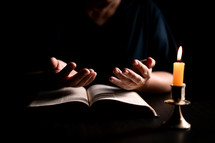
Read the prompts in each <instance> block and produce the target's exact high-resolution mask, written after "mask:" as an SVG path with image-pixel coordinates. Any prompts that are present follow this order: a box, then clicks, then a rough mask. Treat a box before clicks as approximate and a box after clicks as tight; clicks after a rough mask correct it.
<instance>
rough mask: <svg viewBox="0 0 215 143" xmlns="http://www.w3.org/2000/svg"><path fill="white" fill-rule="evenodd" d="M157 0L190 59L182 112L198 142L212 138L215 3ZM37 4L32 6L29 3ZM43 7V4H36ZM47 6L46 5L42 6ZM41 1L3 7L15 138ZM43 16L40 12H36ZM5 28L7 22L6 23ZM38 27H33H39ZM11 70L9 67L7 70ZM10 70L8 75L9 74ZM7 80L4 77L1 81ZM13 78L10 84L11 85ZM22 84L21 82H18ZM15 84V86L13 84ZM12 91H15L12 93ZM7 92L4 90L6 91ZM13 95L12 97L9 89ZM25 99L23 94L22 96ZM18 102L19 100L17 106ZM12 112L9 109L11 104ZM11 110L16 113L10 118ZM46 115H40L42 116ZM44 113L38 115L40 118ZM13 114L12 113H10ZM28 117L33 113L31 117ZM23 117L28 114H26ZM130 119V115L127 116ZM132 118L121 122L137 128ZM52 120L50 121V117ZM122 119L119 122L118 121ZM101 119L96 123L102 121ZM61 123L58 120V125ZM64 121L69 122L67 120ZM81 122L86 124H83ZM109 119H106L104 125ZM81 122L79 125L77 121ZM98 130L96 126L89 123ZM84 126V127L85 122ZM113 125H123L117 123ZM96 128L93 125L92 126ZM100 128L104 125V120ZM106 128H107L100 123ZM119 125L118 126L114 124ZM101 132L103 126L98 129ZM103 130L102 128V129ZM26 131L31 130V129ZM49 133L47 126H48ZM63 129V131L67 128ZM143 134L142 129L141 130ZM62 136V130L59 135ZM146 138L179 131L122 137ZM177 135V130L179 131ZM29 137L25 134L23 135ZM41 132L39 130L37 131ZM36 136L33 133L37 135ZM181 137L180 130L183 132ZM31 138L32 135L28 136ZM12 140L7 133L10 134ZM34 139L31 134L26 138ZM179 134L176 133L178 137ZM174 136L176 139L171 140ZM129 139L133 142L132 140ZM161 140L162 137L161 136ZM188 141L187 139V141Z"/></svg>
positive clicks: (11, 128) (11, 126)
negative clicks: (23, 70)
mask: <svg viewBox="0 0 215 143" xmlns="http://www.w3.org/2000/svg"><path fill="white" fill-rule="evenodd" d="M154 2H155V3H156V4H157V5H158V7H159V8H160V9H161V11H162V13H163V15H164V17H165V18H166V20H167V22H168V23H169V26H170V28H171V30H172V32H173V35H174V37H175V40H176V44H177V45H178V46H180V45H182V46H183V50H184V52H183V61H184V62H185V64H186V66H185V79H184V80H185V83H186V85H187V87H186V98H187V99H188V100H190V101H191V106H187V107H184V108H183V113H184V116H185V118H186V119H187V120H188V121H189V122H190V123H192V130H191V134H190V133H189V132H188V133H189V134H190V136H191V137H192V138H194V139H195V141H199V140H201V142H202V141H205V140H206V141H207V140H209V139H214V127H215V126H214V119H213V117H214V110H213V107H214V106H213V100H211V99H213V96H214V95H213V88H214V87H213V81H214V77H213V71H214V69H213V68H214V67H213V66H214V62H213V61H214V54H213V53H214V52H213V49H215V48H214V46H213V45H214V44H213V43H214V35H213V34H214V29H213V24H214V22H213V21H214V20H213V17H214V16H213V7H212V6H213V3H212V1H211V2H210V3H209V2H208V1H207V2H206V1H198V2H196V1H195V2H194V1H188V0H154ZM32 5H33V6H35V7H33V9H32V7H30V6H32ZM37 6H39V7H37ZM41 7H42V6H41ZM41 7H40V4H38V3H34V2H27V3H20V2H16V3H13V5H11V4H9V7H8V8H7V10H5V11H4V12H3V15H4V16H5V17H6V19H5V20H4V21H5V22H6V24H7V25H6V26H5V27H6V28H5V31H6V33H4V34H5V35H4V38H6V39H7V40H5V41H4V38H3V41H4V42H6V45H4V46H3V47H2V49H5V51H6V52H7V53H6V54H5V51H3V52H2V53H1V54H2V57H3V60H2V63H3V64H4V63H5V61H6V68H5V67H4V66H3V65H1V66H2V69H3V70H2V71H6V75H5V74H1V77H3V79H5V78H6V81H7V82H6V85H7V86H6V87H7V88H8V87H9V90H6V89H7V88H6V89H4V88H3V90H4V91H6V96H7V97H9V98H11V100H7V101H6V100H5V102H4V103H6V104H7V105H6V106H4V107H5V108H4V109H3V110H5V111H6V112H7V115H6V116H3V117H6V118H7V117H10V118H9V120H8V121H9V123H8V121H7V122H2V123H4V125H6V128H7V130H4V131H5V132H6V133H8V134H9V135H10V136H9V137H10V138H14V136H13V133H15V134H18V133H19V132H20V131H23V127H20V128H17V127H16V126H17V125H20V126H23V122H21V121H20V122H18V121H19V118H22V116H21V115H22V114H21V113H22V112H17V111H16V110H17V106H15V105H17V104H19V105H20V102H22V100H21V99H22V98H21V97H22V94H21V93H20V92H19V90H18V89H16V87H17V86H18V85H19V83H20V82H21V81H19V80H17V79H16V77H17V76H19V75H18V73H19V72H18V71H19V67H20V65H22V62H20V61H21V60H20V59H21V58H22V57H20V55H22V54H23V53H24V54H25V53H26V51H30V49H31V47H30V46H29V45H31V44H29V43H31V41H29V39H30V38H29V36H31V35H28V34H34V33H31V32H29V29H34V30H35V29H36V27H32V25H34V26H36V24H37V23H33V22H35V21H34V20H32V17H31V16H32V14H33V16H35V15H36V12H35V11H37V10H40V8H41ZM37 18H38V19H40V18H39V17H37ZM3 28H4V27H3ZM34 30H33V31H34ZM4 69H6V70H4ZM7 75H9V76H7ZM2 83H4V82H2ZM7 83H8V84H7ZM18 87H20V86H18ZM14 88H15V89H14ZM11 92H12V93H13V94H11ZM3 93H4V94H3V96H4V95H5V92H3ZM9 93H10V94H11V95H12V96H10V94H9ZM20 98H21V99H20ZM13 101H14V102H16V103H15V105H13ZM11 106H12V107H13V108H12V111H11V112H10V111H8V110H7V109H9V108H10V107H11ZM164 112H166V111H164ZM11 115H12V118H11ZM40 117H41V116H40ZM40 117H39V118H40ZM43 118H44V117H41V118H40V120H43ZM7 119H8V118H7ZM27 119H28V118H27ZM21 120H23V119H21ZM127 122H128V123H130V120H128V121H127ZM127 122H125V124H124V122H123V123H122V125H126V126H128V127H133V125H136V126H137V125H138V123H137V124H135V123H136V122H134V123H133V122H131V123H130V124H129V125H128V124H127ZM47 123H49V120H47ZM117 123H118V122H117ZM97 124H98V123H96V125H97ZM56 125H58V124H56ZM63 125H64V124H63ZM81 125H82V124H81ZM108 125H109V124H107V125H106V124H105V127H106V126H108ZM77 126H78V125H77ZM89 126H90V127H92V131H93V130H94V126H92V125H91V124H89ZM64 127H65V128H66V130H67V131H69V127H68V126H64ZM83 127H85V126H83ZM111 127H118V126H117V125H115V126H114V125H113V126H111ZM90 129H91V128H90ZM95 129H100V128H99V125H98V126H97V128H95ZM101 129H103V128H101ZM113 129H114V130H115V129H116V130H117V129H119V127H118V128H113ZM98 131H100V130H98ZM102 131H103V130H102ZM27 132H29V131H28V130H27ZM43 132H45V131H43ZM63 133H64V132H63ZM137 133H139V132H137ZM57 135H58V134H57ZM142 135H145V136H143V137H145V138H146V140H147V139H151V138H156V137H157V140H160V139H163V138H165V137H166V135H167V136H168V137H172V138H174V137H175V134H174V132H168V133H167V134H166V132H162V133H161V134H159V133H157V132H155V133H154V134H152V135H151V134H150V133H148V131H147V133H146V134H143V133H142V132H140V133H139V134H137V135H136V136H135V133H134V134H132V135H130V136H128V137H127V136H126V135H125V137H124V136H123V140H126V139H129V138H135V140H138V139H141V136H142ZM176 135H177V134H176ZM24 136H25V134H24ZM35 136H36V137H37V133H36V134H35ZM35 136H34V138H35ZM178 136H179V137H181V136H180V134H178ZM25 137H26V138H27V137H28V136H25ZM7 139H8V136H7ZM27 139H29V138H27ZM176 139H177V138H176ZM182 139H183V137H182ZM170 141H171V140H170ZM177 141H178V142H180V140H177ZM128 142H129V141H128ZM158 142H160V141H158ZM182 142H183V141H182Z"/></svg>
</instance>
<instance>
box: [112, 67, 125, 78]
mask: <svg viewBox="0 0 215 143" xmlns="http://www.w3.org/2000/svg"><path fill="white" fill-rule="evenodd" d="M113 73H114V75H115V76H116V77H118V78H119V79H120V80H124V81H125V80H127V79H128V78H127V77H126V76H125V75H124V74H123V73H122V71H121V70H120V69H119V68H117V67H116V68H114V70H113Z"/></svg>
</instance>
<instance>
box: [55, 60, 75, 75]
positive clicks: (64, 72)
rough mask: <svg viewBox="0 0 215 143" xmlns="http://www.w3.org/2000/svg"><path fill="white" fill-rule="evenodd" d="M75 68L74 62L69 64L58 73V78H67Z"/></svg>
mask: <svg viewBox="0 0 215 143" xmlns="http://www.w3.org/2000/svg"><path fill="white" fill-rule="evenodd" d="M75 68H76V64H75V63H74V62H69V63H68V64H67V65H66V66H65V67H64V68H63V69H62V70H61V71H60V72H59V73H58V77H59V78H67V77H68V75H69V74H70V72H71V71H72V70H74V69H75Z"/></svg>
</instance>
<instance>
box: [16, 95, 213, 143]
mask: <svg viewBox="0 0 215 143" xmlns="http://www.w3.org/2000/svg"><path fill="white" fill-rule="evenodd" d="M169 98H170V94H165V95H154V96H150V97H147V98H145V99H146V101H147V102H148V103H149V104H150V105H151V106H152V107H153V108H154V109H155V110H156V111H157V113H158V114H159V115H160V116H159V117H158V118H155V117H129V116H128V117H120V116H110V117H106V116H105V117H101V116H99V115H87V116H79V117H77V115H75V113H72V112H71V113H70V114H69V113H68V112H66V113H65V112H62V113H57V114H42V113H38V112H37V113H35V112H32V111H28V110H26V111H25V112H24V118H23V119H22V121H21V122H20V125H21V128H22V132H20V133H21V135H22V136H21V137H22V139H23V140H25V141H30V140H32V139H34V140H38V141H41V140H47V141H51V140H54V141H57V140H59V141H62V140H67V141H74V140H75V141H76V142H103V143H104V142H108V143H110V142H111V143H121V142H123V143H125V142H126V143H139V142H146V143H148V142H149V143H150V142H153V143H156V142H159V143H162V142H164V143H168V142H170V143H173V142H174V143H190V142H211V139H213V138H214V135H215V134H214V133H215V131H214V128H215V122H214V117H215V111H214V107H213V100H209V99H204V100H203V101H202V100H200V99H190V101H191V104H190V105H187V106H181V109H182V113H183V116H184V118H185V119H186V121H188V122H189V123H190V124H191V129H189V130H181V129H170V128H163V122H165V121H167V120H168V119H169V118H170V117H171V115H172V113H173V110H174V106H173V105H170V104H166V103H164V100H166V99H169ZM188 100H189V99H188Z"/></svg>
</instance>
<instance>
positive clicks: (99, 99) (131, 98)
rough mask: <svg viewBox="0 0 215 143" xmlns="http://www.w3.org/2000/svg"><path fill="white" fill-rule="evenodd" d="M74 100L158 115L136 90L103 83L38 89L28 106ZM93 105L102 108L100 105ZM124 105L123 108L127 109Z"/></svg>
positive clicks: (92, 104) (51, 104)
mask: <svg viewBox="0 0 215 143" xmlns="http://www.w3.org/2000/svg"><path fill="white" fill-rule="evenodd" d="M74 102H78V103H83V104H85V105H87V106H88V107H90V108H92V107H94V106H95V105H96V104H98V105H105V106H106V108H109V107H113V105H117V106H114V108H115V109H119V106H120V105H126V107H128V108H130V109H132V110H133V109H137V108H138V109H139V111H147V112H151V114H153V115H154V116H158V115H157V113H156V111H155V110H154V109H153V108H152V107H151V106H150V105H149V104H148V103H147V102H146V101H145V100H144V99H143V98H142V97H141V96H140V95H139V94H138V93H137V92H134V91H126V90H123V89H121V88H118V87H115V86H109V85H103V84H95V85H92V86H90V87H89V88H87V89H86V88H84V87H64V88H60V89H56V90H46V91H40V92H39V93H38V95H37V96H36V98H35V100H33V101H32V102H31V103H30V105H29V107H44V106H46V107H47V106H53V105H55V106H56V105H61V104H65V103H74ZM99 103H100V104H99ZM107 106H108V107H107ZM95 107H97V108H100V110H102V109H101V108H102V107H101V106H100V107H98V106H95ZM124 107H125V106H123V109H124V110H126V109H128V108H124ZM133 107H135V108H133ZM123 109H122V108H121V109H120V110H123Z"/></svg>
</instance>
